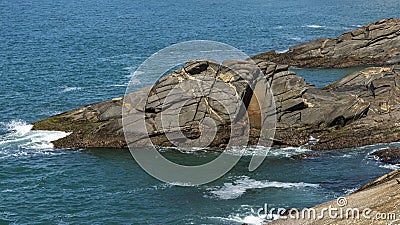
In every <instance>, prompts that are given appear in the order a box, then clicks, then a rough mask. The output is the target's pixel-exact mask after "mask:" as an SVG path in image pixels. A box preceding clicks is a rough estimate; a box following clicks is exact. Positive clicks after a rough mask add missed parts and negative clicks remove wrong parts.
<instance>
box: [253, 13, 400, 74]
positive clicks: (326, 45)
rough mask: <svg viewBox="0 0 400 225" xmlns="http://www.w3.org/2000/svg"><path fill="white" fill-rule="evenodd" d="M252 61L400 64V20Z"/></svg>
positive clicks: (304, 64)
mask: <svg viewBox="0 0 400 225" xmlns="http://www.w3.org/2000/svg"><path fill="white" fill-rule="evenodd" d="M254 58H259V59H264V60H267V61H272V62H276V63H280V64H288V65H290V66H297V67H352V66H360V65H378V66H382V65H388V64H390V65H391V64H397V63H400V18H394V19H383V20H379V21H377V22H374V23H371V24H368V25H366V26H364V27H361V28H358V29H356V30H352V31H348V32H346V33H344V34H342V35H340V36H339V37H337V38H321V39H317V40H314V41H310V42H307V43H304V44H300V45H297V46H294V47H291V48H290V49H289V51H288V52H285V53H276V52H275V51H271V52H267V53H262V54H259V55H256V56H254Z"/></svg>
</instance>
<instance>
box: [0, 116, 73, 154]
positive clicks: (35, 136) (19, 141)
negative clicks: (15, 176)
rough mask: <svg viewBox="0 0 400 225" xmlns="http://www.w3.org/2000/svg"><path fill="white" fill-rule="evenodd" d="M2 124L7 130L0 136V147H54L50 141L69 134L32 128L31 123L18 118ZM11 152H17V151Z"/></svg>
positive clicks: (39, 148)
mask: <svg viewBox="0 0 400 225" xmlns="http://www.w3.org/2000/svg"><path fill="white" fill-rule="evenodd" d="M2 125H3V126H5V127H6V128H7V131H8V132H7V133H6V134H4V135H1V136H0V147H1V148H2V149H15V148H24V149H34V150H43V149H52V148H53V147H54V146H53V144H52V143H51V142H52V141H55V140H58V139H60V138H64V137H66V136H68V135H70V134H71V133H66V132H62V131H45V130H32V128H33V125H31V124H28V123H26V122H25V121H20V120H13V121H11V122H9V123H2ZM13 154H18V152H17V153H13Z"/></svg>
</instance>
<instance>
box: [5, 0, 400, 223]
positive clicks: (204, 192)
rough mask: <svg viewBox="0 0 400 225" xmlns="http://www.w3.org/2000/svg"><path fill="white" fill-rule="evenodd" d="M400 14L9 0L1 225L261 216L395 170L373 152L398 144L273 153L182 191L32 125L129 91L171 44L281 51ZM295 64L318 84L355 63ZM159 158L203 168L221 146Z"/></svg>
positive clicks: (392, 5)
mask: <svg viewBox="0 0 400 225" xmlns="http://www.w3.org/2000/svg"><path fill="white" fill-rule="evenodd" d="M399 12H400V2H399V1H398V0H382V1H373V0H362V1H361V0H354V1H350V2H349V1H344V0H334V1H330V2H326V1H317V0H304V1H295V0H288V1H276V0H256V1H253V2H251V3H249V2H246V1H239V0H230V1H225V0H222V1H209V0H205V1H200V2H199V1H196V2H195V1H181V0H177V1H153V0H150V1H120V0H116V1H103V0H88V1H75V0H72V1H66V0H58V1H50V0H41V1H19V0H17V1H9V0H4V1H0V18H1V20H0V24H1V25H0V49H1V50H0V78H1V80H0V82H1V83H0V84H1V85H0V202H1V204H0V224H110V223H115V224H241V223H250V224H261V223H263V222H264V221H262V220H261V219H260V218H258V217H257V216H256V213H255V212H256V211H257V209H258V208H260V207H263V205H264V204H265V203H267V204H269V205H271V206H273V207H284V208H291V207H297V208H301V207H309V206H312V205H315V204H318V203H321V202H324V201H327V200H332V199H335V198H336V197H338V196H341V195H344V194H347V193H349V192H351V190H354V189H355V188H359V187H361V186H362V185H363V184H365V183H367V182H368V181H370V180H371V179H373V178H375V177H377V176H380V175H382V174H384V173H387V172H389V171H390V170H392V169H394V168H396V167H393V166H392V167H391V166H387V165H383V164H381V163H379V162H377V161H376V160H375V159H374V158H372V157H370V156H369V154H370V153H371V152H373V151H376V150H378V149H381V148H384V147H385V146H398V145H399V144H398V143H392V144H378V145H374V146H366V147H361V148H355V149H344V150H339V151H326V152H324V153H323V154H322V155H321V156H319V157H316V158H314V159H306V160H294V159H291V158H290V156H291V155H293V154H296V153H300V152H304V151H307V150H306V149H302V148H287V149H275V150H273V151H271V152H270V153H269V155H268V157H267V159H266V160H265V161H264V163H263V164H262V165H261V167H259V168H258V169H257V170H256V171H254V172H249V171H247V165H248V163H249V161H250V156H245V157H243V158H242V160H241V161H240V162H239V164H238V165H236V166H235V168H234V169H233V170H232V171H230V172H229V173H228V174H226V175H225V176H224V177H222V178H220V179H218V180H216V181H214V182H212V183H209V184H206V185H201V186H196V187H179V186H174V185H169V184H165V183H162V182H160V181H158V180H156V179H154V178H152V177H151V176H149V175H148V174H147V173H145V172H144V171H143V170H142V169H141V168H140V167H139V166H138V165H137V164H136V163H135V161H134V160H133V158H132V157H131V155H130V153H129V152H128V151H124V150H118V149H53V148H52V144H51V141H53V140H56V139H58V138H62V137H64V136H65V135H68V134H66V133H63V132H50V131H32V130H31V128H32V126H31V125H30V123H32V122H34V121H36V120H39V119H43V118H46V117H48V116H50V115H54V114H57V113H60V112H63V111H66V110H70V109H73V108H77V107H80V106H83V105H86V104H90V103H93V102H96V101H101V100H106V99H111V98H113V97H119V96H122V95H123V94H124V93H125V89H126V86H127V83H128V82H129V80H130V79H131V78H132V76H134V71H135V69H136V68H137V67H138V66H139V65H140V64H141V63H142V62H143V61H144V60H145V59H146V58H147V57H149V56H150V55H151V54H153V53H155V52H156V51H158V50H160V49H162V48H164V47H167V46H169V45H171V44H175V43H179V42H181V41H189V40H199V39H201V40H213V41H219V42H223V43H226V44H230V45H232V46H234V47H236V48H238V49H240V50H242V51H244V52H245V53H247V54H248V55H253V54H257V53H261V52H265V51H270V50H273V49H274V50H277V51H285V50H287V49H288V48H289V47H290V46H292V45H295V44H299V43H302V42H305V41H309V40H312V39H315V38H320V37H335V36H337V35H339V34H341V33H343V32H345V31H347V30H350V29H355V28H357V27H360V26H362V25H364V24H367V23H370V22H373V21H375V20H378V19H381V18H387V17H399ZM294 70H295V71H296V72H297V73H298V74H299V75H301V76H303V77H304V78H305V79H306V81H307V82H309V83H312V84H315V85H316V86H318V87H321V86H324V85H326V84H329V83H330V82H332V81H334V80H336V79H338V78H340V77H342V76H344V75H346V74H347V73H349V72H352V71H353V70H352V69H345V70H320V69H307V70H303V69H294ZM136 82H138V84H139V85H140V84H141V83H148V82H152V81H151V80H136ZM248 150H249V151H251V148H250V149H248ZM164 154H166V155H168V156H169V157H170V158H173V159H175V160H176V162H178V163H179V162H181V163H183V162H186V163H187V162H189V163H191V162H192V163H196V162H199V161H203V160H209V159H212V158H214V157H215V154H217V153H212V152H203V153H195V154H193V153H192V154H188V153H183V152H179V151H176V150H171V149H170V150H165V152H164ZM332 168H335V169H332Z"/></svg>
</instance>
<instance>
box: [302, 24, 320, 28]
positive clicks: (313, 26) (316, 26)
mask: <svg viewBox="0 0 400 225" xmlns="http://www.w3.org/2000/svg"><path fill="white" fill-rule="evenodd" d="M304 27H308V28H315V29H319V28H325V26H321V25H317V24H310V25H305V26H304Z"/></svg>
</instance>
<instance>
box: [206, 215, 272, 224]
mask: <svg viewBox="0 0 400 225" xmlns="http://www.w3.org/2000/svg"><path fill="white" fill-rule="evenodd" d="M208 218H210V219H213V220H220V221H226V222H235V223H240V224H251V225H262V224H265V222H266V221H265V220H264V219H262V218H260V217H258V216H255V215H248V216H241V215H239V214H237V215H231V216H228V217H208Z"/></svg>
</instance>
